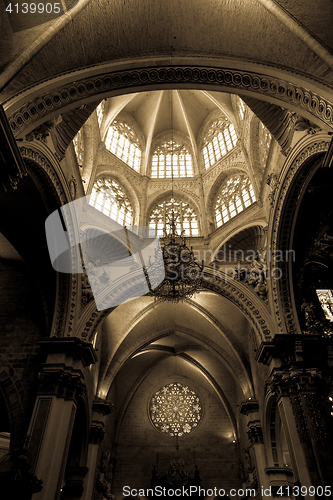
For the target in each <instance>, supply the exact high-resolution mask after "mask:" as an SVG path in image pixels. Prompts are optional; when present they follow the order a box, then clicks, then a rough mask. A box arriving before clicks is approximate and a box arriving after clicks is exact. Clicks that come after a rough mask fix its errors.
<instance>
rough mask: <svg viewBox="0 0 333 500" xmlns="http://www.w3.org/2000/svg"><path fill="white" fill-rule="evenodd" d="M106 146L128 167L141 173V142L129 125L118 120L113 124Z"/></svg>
mask: <svg viewBox="0 0 333 500" xmlns="http://www.w3.org/2000/svg"><path fill="white" fill-rule="evenodd" d="M105 146H106V148H107V149H108V150H109V151H111V153H113V154H114V155H116V156H118V158H120V159H121V160H122V161H123V162H125V163H127V165H129V166H130V167H132V168H134V170H136V171H139V169H140V161H141V150H140V147H139V140H138V139H137V137H136V136H135V133H134V131H133V130H132V129H131V127H130V126H129V125H128V124H127V123H125V122H121V121H117V120H116V121H114V122H113V123H112V125H111V127H109V130H108V133H107V136H106V139H105Z"/></svg>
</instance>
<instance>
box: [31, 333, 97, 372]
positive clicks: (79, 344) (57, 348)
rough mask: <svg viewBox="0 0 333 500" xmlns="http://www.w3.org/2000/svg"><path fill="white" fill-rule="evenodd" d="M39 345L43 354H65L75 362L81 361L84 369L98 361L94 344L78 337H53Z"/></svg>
mask: <svg viewBox="0 0 333 500" xmlns="http://www.w3.org/2000/svg"><path fill="white" fill-rule="evenodd" d="M38 344H39V346H40V349H41V351H42V352H43V353H45V354H65V355H66V357H69V358H72V359H73V360H80V361H81V362H82V364H83V366H84V367H85V366H90V365H92V364H94V363H96V361H97V355H96V351H95V349H94V348H93V346H92V344H91V343H90V342H85V341H84V340H81V339H79V338H77V337H51V338H47V339H41V340H39V342H38Z"/></svg>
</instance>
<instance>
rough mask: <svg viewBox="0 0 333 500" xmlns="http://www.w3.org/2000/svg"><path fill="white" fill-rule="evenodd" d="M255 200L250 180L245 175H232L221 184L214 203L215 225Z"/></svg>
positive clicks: (219, 224) (218, 224)
mask: <svg viewBox="0 0 333 500" xmlns="http://www.w3.org/2000/svg"><path fill="white" fill-rule="evenodd" d="M255 201H256V197H255V194H254V190H253V187H252V184H251V181H250V179H249V178H248V177H246V176H245V175H233V176H232V177H229V179H227V181H226V182H225V183H223V184H222V187H221V190H220V194H219V196H218V198H217V200H216V204H215V218H216V226H217V227H220V226H222V224H224V223H225V222H228V220H229V219H232V218H233V217H235V216H236V215H237V214H239V213H240V212H241V211H242V210H244V208H246V207H248V206H250V205H251V204H252V203H254V202H255Z"/></svg>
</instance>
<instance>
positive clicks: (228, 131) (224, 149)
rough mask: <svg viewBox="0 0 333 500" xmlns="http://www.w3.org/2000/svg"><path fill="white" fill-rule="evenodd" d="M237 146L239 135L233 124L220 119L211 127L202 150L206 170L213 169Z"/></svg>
mask: <svg viewBox="0 0 333 500" xmlns="http://www.w3.org/2000/svg"><path fill="white" fill-rule="evenodd" d="M236 144H237V135H236V132H235V128H234V126H233V124H232V123H229V121H228V120H227V118H219V119H218V120H215V121H214V122H213V123H212V125H211V126H210V128H209V130H208V132H207V134H206V136H205V138H204V147H203V150H202V153H203V157H204V164H205V167H206V168H209V167H211V166H212V165H214V163H216V162H217V161H219V160H220V159H221V158H222V156H225V155H226V154H227V153H228V152H229V151H231V150H232V149H233V148H234V147H235V146H236Z"/></svg>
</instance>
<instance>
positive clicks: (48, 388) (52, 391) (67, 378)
mask: <svg viewBox="0 0 333 500" xmlns="http://www.w3.org/2000/svg"><path fill="white" fill-rule="evenodd" d="M38 379H39V381H40V383H39V388H38V394H43V395H46V394H47V395H56V396H57V397H58V398H64V399H67V400H69V399H70V400H73V401H75V400H76V399H77V398H79V397H80V396H82V394H83V393H84V389H85V385H84V384H83V383H82V380H81V377H80V376H79V375H78V374H77V373H75V372H74V373H71V372H68V371H65V370H61V369H58V370H54V371H49V372H42V373H39V374H38Z"/></svg>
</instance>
